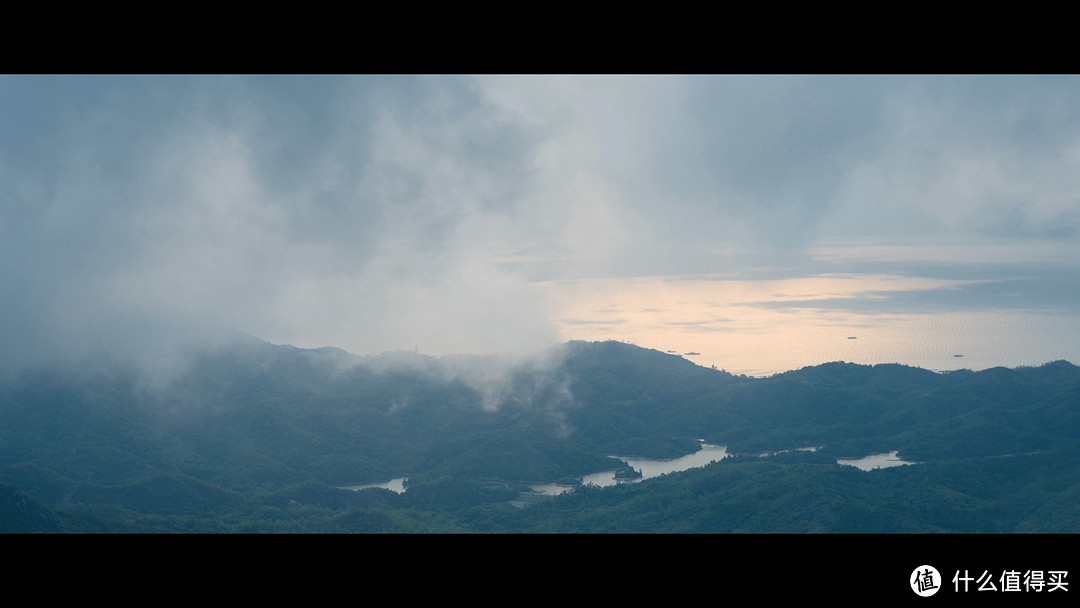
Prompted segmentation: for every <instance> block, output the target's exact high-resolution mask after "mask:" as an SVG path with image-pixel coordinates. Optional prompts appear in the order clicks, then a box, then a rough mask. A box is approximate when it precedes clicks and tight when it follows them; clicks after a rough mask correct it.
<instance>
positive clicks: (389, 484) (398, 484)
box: [337, 477, 408, 494]
mask: <svg viewBox="0 0 1080 608" xmlns="http://www.w3.org/2000/svg"><path fill="white" fill-rule="evenodd" d="M406 479H408V478H407V477H398V478H396V479H391V480H390V481H385V482H383V483H365V484H358V485H351V486H337V487H339V488H341V489H343V490H353V491H354V492H355V491H358V490H366V489H368V488H383V489H386V490H390V491H391V492H397V493H398V494H402V493H404V492H405V480H406Z"/></svg>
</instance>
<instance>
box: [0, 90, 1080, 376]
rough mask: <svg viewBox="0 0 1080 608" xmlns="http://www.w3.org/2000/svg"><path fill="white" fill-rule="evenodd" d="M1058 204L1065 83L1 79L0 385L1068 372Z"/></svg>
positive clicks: (1069, 177)
mask: <svg viewBox="0 0 1080 608" xmlns="http://www.w3.org/2000/svg"><path fill="white" fill-rule="evenodd" d="M1078 193H1080V79H1077V78H1076V77H1072V76H861V75H820V76H819V75H803V76H751V75H744V76H706V75H700V76H554V75H552V76H549V75H532V76H497V75H495V76H481V77H476V76H467V75H461V76H65V75H55V76H31V75H16V76H6V77H2V78H0V285H3V294H4V297H3V299H2V300H0V351H2V352H0V355H2V359H0V363H2V364H3V365H5V366H8V367H11V366H17V365H21V364H24V363H27V362H34V361H42V360H48V359H50V358H55V357H60V356H64V357H70V356H78V357H83V356H90V355H91V354H92V353H95V352H98V351H100V350H101V349H108V350H112V351H125V352H134V353H140V352H142V353H145V352H152V351H155V349H158V348H159V347H160V346H161V345H162V344H164V343H175V342H177V341H181V342H182V341H190V340H196V341H199V340H214V339H218V336H219V333H218V332H219V331H226V330H232V329H235V330H239V331H243V332H246V333H248V334H251V335H253V336H256V337H258V338H261V339H264V340H268V341H270V342H274V343H287V344H293V345H296V346H301V347H320V346H336V347H340V348H343V349H345V350H348V351H350V352H353V353H357V354H368V353H378V352H383V351H389V350H397V349H407V350H412V349H418V350H419V351H420V352H423V353H428V354H434V355H445V354H453V353H524V352H531V351H535V350H538V349H541V348H543V347H545V346H548V345H550V344H554V343H557V342H561V341H564V340H569V339H589V340H599V339H615V340H626V341H632V342H634V343H636V344H638V345H639V346H646V347H650V348H657V349H659V350H667V351H674V352H677V353H678V354H683V353H687V352H698V353H700V354H699V355H686V356H687V357H688V358H690V359H691V360H694V361H696V362H698V363H701V364H703V365H717V366H718V367H721V368H725V369H728V370H729V371H734V372H737V373H750V374H767V373H774V372H777V371H783V370H785V369H793V368H797V367H801V366H804V365H812V364H816V363H821V362H825V361H832V360H847V361H854V362H859V363H881V362H900V363H907V364H911V365H919V366H922V367H928V368H931V369H955V368H957V367H969V368H973V369H981V368H984V367H991V366H995V365H1007V366H1015V365H1038V364H1041V363H1044V362H1047V361H1051V360H1055V359H1068V360H1070V361H1072V362H1074V363H1076V362H1080V232H1078V228H1080V194H1078ZM957 355H963V357H957Z"/></svg>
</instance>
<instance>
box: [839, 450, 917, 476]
mask: <svg viewBox="0 0 1080 608" xmlns="http://www.w3.org/2000/svg"><path fill="white" fill-rule="evenodd" d="M897 453H898V452H897V451H896V450H893V451H892V452H889V453H888V454H870V455H869V456H863V457H862V458H837V459H836V464H842V465H846V466H850V467H857V468H859V469H861V470H863V471H872V470H874V469H886V468H889V467H899V466H903V465H905V464H915V463H914V462H907V461H905V460H900V459H899V458H897V457H896V455H897Z"/></svg>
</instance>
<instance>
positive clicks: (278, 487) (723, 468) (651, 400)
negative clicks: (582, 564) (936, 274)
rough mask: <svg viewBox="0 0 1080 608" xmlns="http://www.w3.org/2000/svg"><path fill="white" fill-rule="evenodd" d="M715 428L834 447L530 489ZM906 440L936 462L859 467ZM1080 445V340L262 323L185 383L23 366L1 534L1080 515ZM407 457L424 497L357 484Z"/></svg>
mask: <svg viewBox="0 0 1080 608" xmlns="http://www.w3.org/2000/svg"><path fill="white" fill-rule="evenodd" d="M700 440H704V441H706V442H708V443H716V444H721V445H725V446H728V449H729V452H732V453H735V452H738V453H758V452H778V451H784V450H794V449H796V448H804V447H809V446H815V447H816V448H818V449H816V450H815V451H812V452H811V451H799V452H786V453H784V454H778V455H775V456H770V457H767V458H757V457H738V458H728V459H725V460H724V461H722V462H719V463H714V464H713V465H709V466H708V467H705V468H703V469H695V470H693V471H687V472H685V473H679V474H674V475H669V476H666V477H665V478H661V479H655V480H649V481H646V482H643V483H639V484H629V485H620V486H619V487H613V488H604V489H596V488H579V490H578V491H575V492H572V493H570V494H567V495H564V496H559V497H556V498H552V499H547V500H540V501H539V502H538V503H537V502H535V501H534V502H532V503H530V504H529V505H528V506H526V507H524V508H521V506H520V505H521V502H520V501H517V500H515V499H516V498H517V497H519V496H520V495H521V492H528V490H529V484H531V483H540V482H564V483H568V484H574V483H576V482H577V480H579V479H580V477H581V476H582V475H584V474H587V473H591V472H595V471H601V470H607V469H611V470H613V469H618V468H623V467H624V466H625V464H624V463H623V462H622V461H621V460H619V459H618V458H613V457H612V455H613V454H618V455H624V456H629V455H639V456H647V457H654V458H671V457H676V456H681V455H684V454H687V453H690V452H693V451H695V450H696V449H698V447H699V445H700ZM890 451H898V452H899V457H901V458H903V459H905V460H907V461H912V462H917V463H920V464H918V465H915V466H908V467H898V468H897V469H888V470H880V471H871V472H863V471H857V470H854V469H852V468H850V467H841V466H840V465H838V464H837V459H838V458H844V457H859V456H864V455H867V454H872V453H883V452H890ZM1077 464H1080V368H1078V367H1077V366H1075V365H1072V364H1071V363H1068V362H1065V361H1056V362H1052V363H1048V364H1046V365H1043V366H1040V367H1031V368H1019V369H1004V368H994V369H989V370H985V371H980V372H971V371H957V372H950V373H935V372H930V371H927V370H923V369H918V368H913V367H907V366H902V365H895V364H890V365H875V366H866V365H855V364H849V363H828V364H824V365H819V366H814V367H808V368H804V369H801V370H797V371H791V372H787V373H783V374H777V375H775V376H771V377H767V378H749V377H744V376H735V375H732V374H729V373H727V372H723V371H719V370H715V369H709V368H704V367H701V366H698V365H696V364H694V363H692V362H690V361H688V360H687V359H684V358H682V357H680V356H677V355H673V354H668V353H662V352H659V351H655V350H649V349H644V348H639V347H636V346H632V345H629V344H624V343H619V342H598V343H587V342H569V343H565V344H561V345H558V346H555V347H553V348H551V349H548V350H547V351H544V352H542V353H537V354H536V355H534V356H532V357H525V358H519V359H510V358H501V357H486V356H484V357H481V356H459V357H441V358H434V357H428V356H424V355H420V354H418V353H416V352H408V351H406V352H396V353H386V354H383V355H378V356H368V357H359V356H355V355H351V354H349V353H346V352H344V351H340V350H337V349H299V348H294V347H291V346H279V345H272V344H269V343H265V342H261V341H257V340H245V341H243V342H238V343H236V344H234V345H231V346H227V347H226V346H221V347H215V348H212V349H207V350H205V351H201V352H199V353H197V354H195V355H193V356H192V357H191V358H190V360H188V361H186V363H185V364H184V365H182V366H178V367H177V368H176V369H175V371H174V373H173V374H172V376H171V377H169V378H167V379H166V380H165V381H162V380H161V378H156V379H153V380H151V379H148V378H147V377H146V376H145V375H144V374H143V373H142V372H140V370H139V369H138V368H137V367H133V366H127V365H119V364H107V363H103V362H102V361H100V360H99V361H97V362H95V363H94V364H89V363H88V364H86V365H83V366H52V367H47V366H43V367H38V368H34V369H28V370H24V371H22V372H21V373H19V374H17V375H14V376H11V377H10V378H9V380H7V381H6V382H5V383H4V384H3V385H2V386H0V484H4V485H3V486H0V494H2V497H0V498H3V500H2V501H0V531H4V532H39V531H40V532H62V531H67V532H86V531H93V532H100V531H114V532H248V531H270V532H295V531H302V532H343V531H344V532H373V531H378V532H414V531H422V532H432V531H434V532H516V531H526V532H528V531H537V532H539V531H546V532H550V531H555V532H582V531H584V532H588V531H623V532H667V531H693V532H733V531H749V532H956V531H963V532H984V531H989V532H1039V531H1043V532H1046V531H1053V532H1060V531H1067V532H1077V531H1080V506H1078V505H1080V500H1076V499H1077V498H1080V473H1078V471H1080V466H1076V465H1077ZM399 477H407V478H408V482H407V491H406V492H405V493H403V494H395V493H392V492H389V491H387V490H364V491H361V492H352V491H348V490H341V489H337V488H336V487H335V486H339V485H346V484H358V483H366V482H377V481H385V480H387V479H391V478H399ZM808 493H809V494H808ZM660 496H664V497H665V498H664V501H665V502H663V504H665V505H667V506H666V507H664V508H663V509H660V508H659V507H658V506H657V505H658V504H660V503H657V502H656V501H657V500H659V498H658V497H660ZM799 497H801V498H799ZM905 497H906V498H905ZM781 506H782V507H783V510H782V511H781V510H777V509H779V508H780V507H781ZM770 512H772V513H774V514H775V516H773V517H770V516H768V513H770ZM614 513H618V514H619V517H617V518H613V517H602V516H601V514H608V515H611V514H614ZM740 514H741V515H740ZM841 514H842V515H843V516H841ZM613 522H621V523H613Z"/></svg>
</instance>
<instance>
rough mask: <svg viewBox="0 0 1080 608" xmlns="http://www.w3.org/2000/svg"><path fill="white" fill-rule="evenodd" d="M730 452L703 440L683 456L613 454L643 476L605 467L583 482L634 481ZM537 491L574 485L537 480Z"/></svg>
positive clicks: (550, 491) (558, 490) (561, 489)
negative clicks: (621, 476)
mask: <svg viewBox="0 0 1080 608" xmlns="http://www.w3.org/2000/svg"><path fill="white" fill-rule="evenodd" d="M727 456H728V453H727V448H726V447H725V446H722V445H712V444H708V443H702V444H701V449H700V450H698V451H697V452H694V453H693V454H687V455H686V456H682V457H680V458H669V459H655V458H640V457H637V456H612V458H618V459H619V460H622V461H625V462H626V464H628V465H630V466H631V467H633V468H634V470H636V471H640V472H641V477H635V478H632V479H615V471H601V472H599V473H591V474H589V475H584V476H582V478H581V485H592V486H600V487H606V486H613V485H615V484H617V483H633V482H638V481H642V480H645V479H650V478H653V477H659V476H661V475H665V474H667V473H677V472H679V471H685V470H687V469H692V468H695V467H703V466H705V465H707V464H709V463H710V462H716V461H718V460H723V459H724V458H726V457H727ZM530 487H531V488H532V489H533V491H534V492H536V493H538V494H545V495H548V496H554V495H556V494H562V493H563V492H569V491H572V490H573V489H574V486H566V485H560V484H551V483H548V484H536V485H533V486H530Z"/></svg>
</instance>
